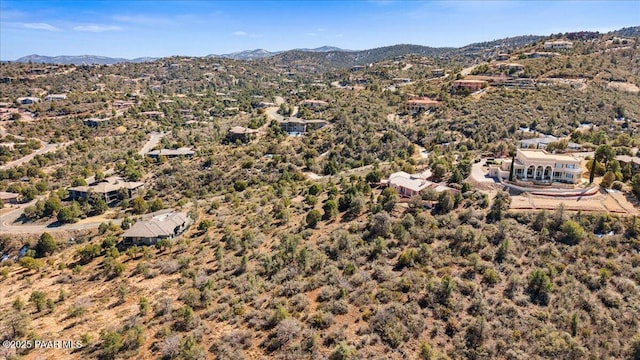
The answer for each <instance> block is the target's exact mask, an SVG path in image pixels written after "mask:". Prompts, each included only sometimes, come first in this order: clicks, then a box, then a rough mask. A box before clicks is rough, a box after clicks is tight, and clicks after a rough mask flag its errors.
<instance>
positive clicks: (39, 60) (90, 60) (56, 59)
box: [15, 54, 156, 65]
mask: <svg viewBox="0 0 640 360" xmlns="http://www.w3.org/2000/svg"><path fill="white" fill-rule="evenodd" d="M153 60H156V58H151V57H141V58H135V59H122V58H111V57H106V56H97V55H79V56H71V55H61V56H43V55H36V54H33V55H27V56H23V57H21V58H19V59H17V60H16V61H15V62H20V63H29V62H31V63H36V64H65V65H70V64H73V65H91V64H98V65H109V64H118V63H124V62H130V63H141V62H146V61H153Z"/></svg>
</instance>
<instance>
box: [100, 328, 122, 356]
mask: <svg viewBox="0 0 640 360" xmlns="http://www.w3.org/2000/svg"><path fill="white" fill-rule="evenodd" d="M100 339H101V340H102V344H101V345H100V348H101V350H102V357H103V358H104V359H115V358H116V355H118V353H119V352H120V350H122V347H123V341H122V335H120V334H118V333H117V332H115V331H106V332H103V333H102V334H101V335H100Z"/></svg>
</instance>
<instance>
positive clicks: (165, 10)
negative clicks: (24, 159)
mask: <svg viewBox="0 0 640 360" xmlns="http://www.w3.org/2000/svg"><path fill="white" fill-rule="evenodd" d="M638 14H640V1H639V0H627V1H538V0H532V1H472V0H467V1H417V0H416V1H394V0H377V1H376V0H371V1H364V0H363V1H338V0H334V1H293V0H289V1H233V2H231V1H125V0H119V1H91V0H85V1H81V0H70V1H54V0H49V1H38V0H21V1H9V0H0V59H2V60H15V59H16V58H18V57H21V56H25V55H29V54H40V55H49V56H54V55H85V54H91V55H102V56H110V57H125V58H135V57H143V56H153V57H160V56H171V55H186V56H202V55H208V54H224V53H230V52H235V51H241V50H247V49H257V48H262V49H266V50H269V51H276V50H287V49H293V48H303V47H306V48H314V47H319V46H323V45H331V46H338V47H341V48H345V49H355V50H361V49H370V48H374V47H379V46H386V45H393V44H417V45H426V46H434V47H439V46H454V47H459V46H464V45H467V44H470V43H473V42H479V41H490V40H494V39H499V38H503V37H508V36H516V35H527V34H534V35H549V34H552V33H559V32H567V31H577V30H591V31H600V32H606V31H610V30H615V29H619V28H622V27H627V26H636V25H640V15H638Z"/></svg>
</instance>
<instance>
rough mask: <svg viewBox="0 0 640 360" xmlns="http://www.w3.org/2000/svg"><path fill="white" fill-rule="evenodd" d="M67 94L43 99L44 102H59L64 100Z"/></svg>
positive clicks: (52, 95) (50, 95)
mask: <svg viewBox="0 0 640 360" xmlns="http://www.w3.org/2000/svg"><path fill="white" fill-rule="evenodd" d="M66 99H67V94H49V95H47V96H45V97H44V101H60V100H66Z"/></svg>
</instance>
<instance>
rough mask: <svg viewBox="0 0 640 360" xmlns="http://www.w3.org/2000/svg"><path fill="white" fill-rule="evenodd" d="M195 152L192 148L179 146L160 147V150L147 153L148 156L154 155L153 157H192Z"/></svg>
mask: <svg viewBox="0 0 640 360" xmlns="http://www.w3.org/2000/svg"><path fill="white" fill-rule="evenodd" d="M193 154H195V151H193V150H192V149H191V148H188V147H181V148H177V149H160V150H153V151H149V152H148V153H147V156H149V157H152V158H158V157H160V156H166V157H192V156H193Z"/></svg>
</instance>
